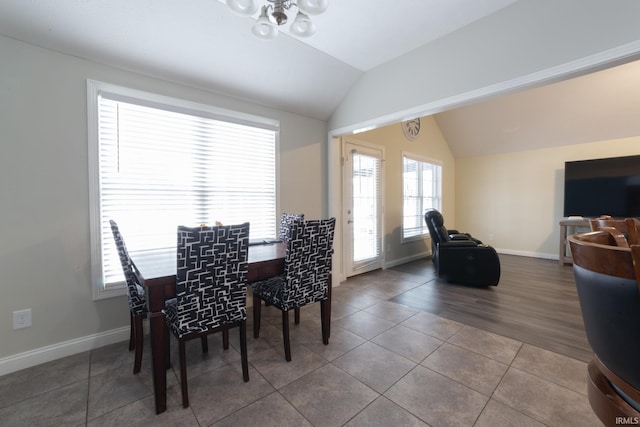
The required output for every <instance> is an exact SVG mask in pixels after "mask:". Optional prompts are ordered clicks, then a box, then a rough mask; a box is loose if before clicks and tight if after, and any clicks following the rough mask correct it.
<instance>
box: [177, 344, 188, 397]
mask: <svg viewBox="0 0 640 427" xmlns="http://www.w3.org/2000/svg"><path fill="white" fill-rule="evenodd" d="M184 343H185V342H184V341H183V340H181V339H178V345H179V353H180V386H181V388H182V407H183V408H188V407H189V389H188V388H187V355H186V352H185V345H184Z"/></svg>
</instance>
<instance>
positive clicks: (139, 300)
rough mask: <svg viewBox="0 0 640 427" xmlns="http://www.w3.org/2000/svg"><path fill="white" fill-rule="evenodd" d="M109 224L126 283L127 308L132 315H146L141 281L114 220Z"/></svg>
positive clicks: (145, 301) (145, 303)
mask: <svg viewBox="0 0 640 427" xmlns="http://www.w3.org/2000/svg"><path fill="white" fill-rule="evenodd" d="M109 224H110V225H111V232H112V233H113V239H114V240H115V242H116V249H117V250H118V257H119V258H120V264H121V265H122V272H123V273H124V278H125V281H126V283H127V295H128V299H129V308H130V309H131V312H132V313H133V314H134V315H135V314H143V313H146V312H147V300H146V297H145V292H144V288H143V287H142V280H141V279H140V277H139V273H138V269H137V268H136V266H135V264H134V263H133V261H132V260H131V257H130V256H129V252H128V251H127V246H126V245H125V244H124V240H123V239H122V235H121V234H120V229H119V228H118V224H117V223H116V222H115V221H114V220H110V221H109Z"/></svg>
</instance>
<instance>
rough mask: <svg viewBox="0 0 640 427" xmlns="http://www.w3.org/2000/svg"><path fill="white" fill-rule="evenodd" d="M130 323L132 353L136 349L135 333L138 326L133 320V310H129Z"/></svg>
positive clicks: (130, 348)
mask: <svg viewBox="0 0 640 427" xmlns="http://www.w3.org/2000/svg"><path fill="white" fill-rule="evenodd" d="M129 323H131V328H129V351H131V350H133V349H134V348H136V342H135V333H134V332H133V330H134V328H135V327H136V325H135V322H134V320H133V313H132V312H131V310H129Z"/></svg>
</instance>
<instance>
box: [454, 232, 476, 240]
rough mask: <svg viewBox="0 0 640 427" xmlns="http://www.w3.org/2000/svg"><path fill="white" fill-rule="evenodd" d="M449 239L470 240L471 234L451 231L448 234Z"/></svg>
mask: <svg viewBox="0 0 640 427" xmlns="http://www.w3.org/2000/svg"><path fill="white" fill-rule="evenodd" d="M449 239H451V240H471V236H469V235H468V234H464V233H451V234H449Z"/></svg>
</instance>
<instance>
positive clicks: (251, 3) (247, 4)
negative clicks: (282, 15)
mask: <svg viewBox="0 0 640 427" xmlns="http://www.w3.org/2000/svg"><path fill="white" fill-rule="evenodd" d="M227 6H228V7H229V9H231V10H233V11H234V12H235V13H237V14H240V15H253V14H254V13H256V12H257V11H258V2H257V0H227Z"/></svg>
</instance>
